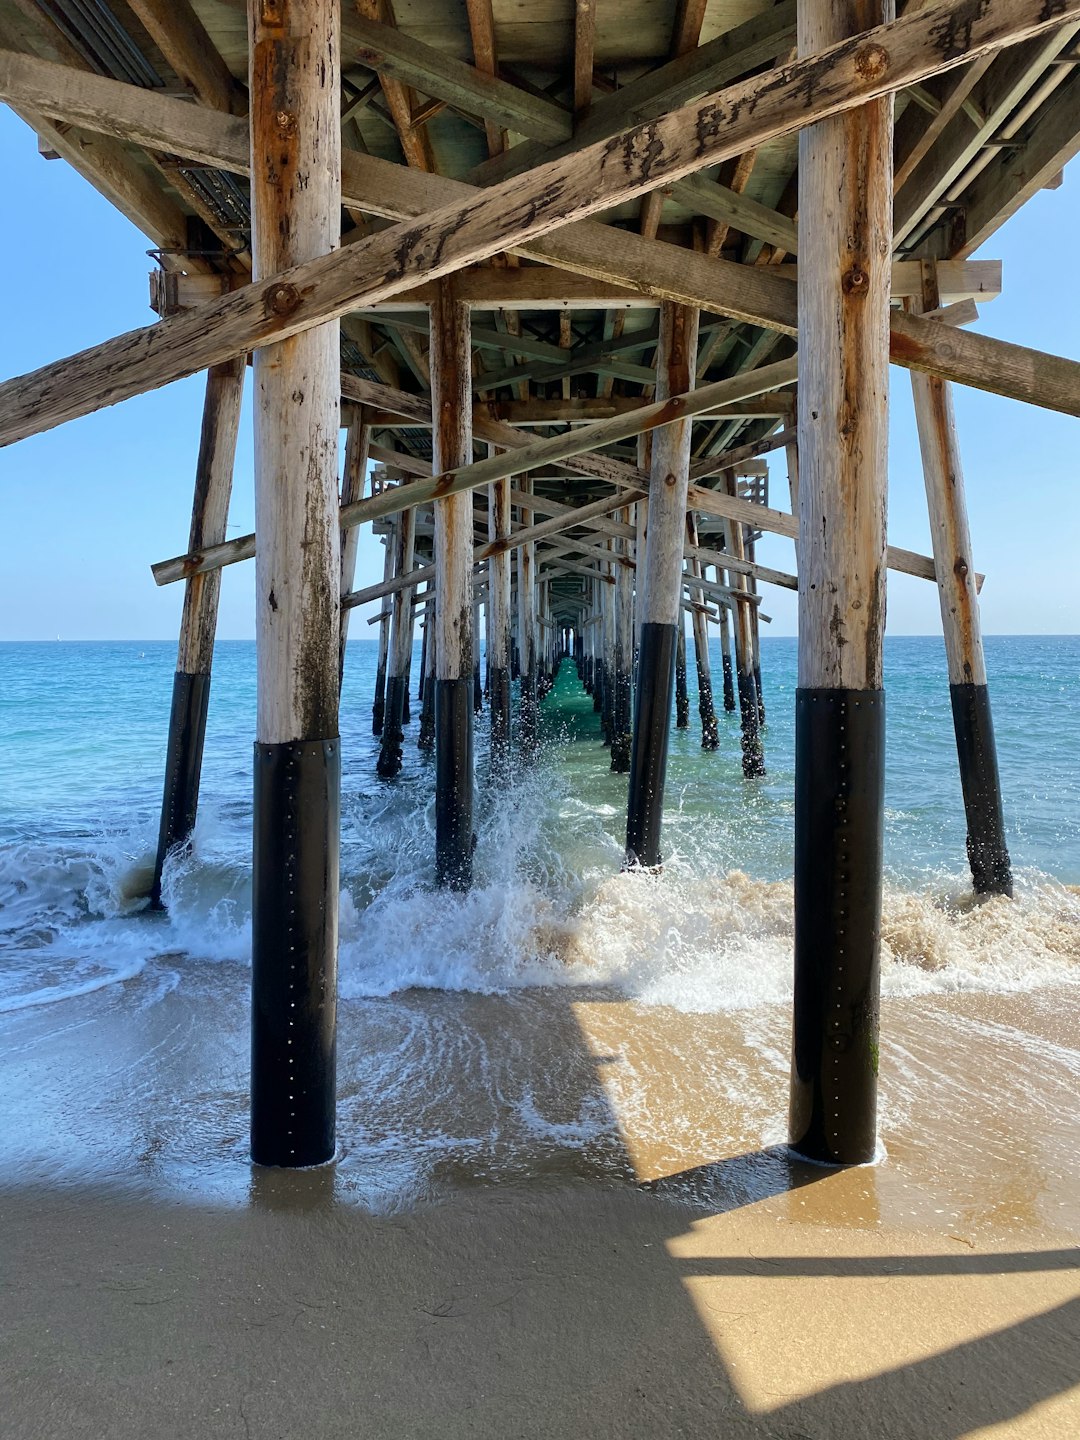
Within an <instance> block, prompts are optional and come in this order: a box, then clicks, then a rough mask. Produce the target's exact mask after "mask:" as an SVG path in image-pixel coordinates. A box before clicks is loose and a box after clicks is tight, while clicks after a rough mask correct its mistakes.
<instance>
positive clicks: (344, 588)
mask: <svg viewBox="0 0 1080 1440" xmlns="http://www.w3.org/2000/svg"><path fill="white" fill-rule="evenodd" d="M370 443H371V426H370V425H368V424H367V422H366V420H365V419H364V409H363V406H357V410H356V414H355V415H354V417H353V420H352V423H351V424H350V425H349V432H348V435H347V437H346V440H345V466H344V469H343V471H342V475H341V503H342V505H352V504H353V503H354V502H355V501H357V500H360V499H361V498H362V497H363V494H364V476H365V474H366V473H367V462H368V445H369V444H370ZM338 543H339V544H340V546H341V594H342V597H343V598H344V596H346V595H348V593H349V591H350V590H351V589H352V588H353V580H354V578H355V575H356V550H357V546H358V545H359V544H360V536H359V535H358V534H357V532H356V528H355V526H354V527H352V528H351V529H347V530H342V532H341V535H340V536H339V540H338ZM340 625H341V636H340V656H339V660H338V676H339V678H340V677H342V676H344V674H345V645H346V642H347V641H348V638H349V612H348V610H342V612H341V620H340ZM380 659H381V661H382V666H381V669H380V670H379V671H377V672H376V676H375V704H374V706H373V708H372V721H373V723H374V722H375V720H378V721H379V728H380V729H381V727H382V722H381V718H380V715H379V712H380V709H381V704H382V690H383V687H384V685H385V683H386V652H385V651H382V650H380ZM375 733H376V735H377V734H378V733H379V730H378V729H376V731H375Z"/></svg>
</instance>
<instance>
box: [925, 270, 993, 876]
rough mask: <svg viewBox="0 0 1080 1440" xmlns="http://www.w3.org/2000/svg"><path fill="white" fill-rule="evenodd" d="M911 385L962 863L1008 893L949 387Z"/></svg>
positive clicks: (931, 300) (930, 292)
mask: <svg viewBox="0 0 1080 1440" xmlns="http://www.w3.org/2000/svg"><path fill="white" fill-rule="evenodd" d="M926 270H927V290H926V294H925V297H924V301H923V302H922V303H925V304H926V305H928V306H932V305H934V304H935V303H936V301H937V295H936V292H935V290H934V265H933V262H932V261H927V262H926ZM919 303H920V302H915V304H916V305H918V304H919ZM911 389H912V395H913V398H914V401H915V419H916V422H917V424H918V429H919V446H920V450H921V452H922V465H923V479H924V481H925V485H926V504H927V509H928V511H929V515H930V537H931V541H932V543H933V550H934V564H935V567H936V569H937V581H938V596H939V599H940V601H941V625H942V630H943V632H944V636H945V655H946V660H947V664H948V672H949V693H950V699H951V701H952V712H953V725H954V729H955V732H956V746H957V758H958V761H959V766H960V782H961V788H962V790H963V794H964V810H965V814H966V817H967V853H968V862H969V864H970V866H971V875H972V882H973V884H974V888H975V891H976V893H977V894H1002V895H1011V894H1012V867H1011V865H1010V861H1009V850H1008V844H1007V842H1006V839H1005V820H1004V813H1003V807H1002V800H1001V780H1000V776H999V773H998V763H997V749H996V746H995V743H994V725H993V719H992V716H991V711H990V692H989V688H988V686H987V680H986V661H985V658H984V655H983V643H982V628H981V625H980V621H979V597H978V593H977V591H976V589H975V577H974V567H973V565H972V546H971V531H970V528H969V525H968V515H967V501H966V498H965V495H964V471H963V465H962V463H961V458H960V445H959V441H958V439H957V433H956V415H955V412H954V409H953V401H952V392H951V390H950V387H949V384H948V382H947V381H944V380H939V379H937V377H936V376H932V375H917V374H914V373H913V374H912V376H911Z"/></svg>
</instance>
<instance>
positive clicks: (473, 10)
mask: <svg viewBox="0 0 1080 1440" xmlns="http://www.w3.org/2000/svg"><path fill="white" fill-rule="evenodd" d="M465 9H466V11H467V12H468V16H469V33H470V35H471V36H472V47H473V62H474V64H475V65H476V68H477V70H480V71H481V72H482V73H483V74H485V75H496V74H498V69H499V62H498V55H497V52H496V48H495V18H494V16H493V15H492V13H491V0H465ZM484 130H485V132H486V133H487V142H488V154H489V155H501V154H502V152H503V151H504V150H505V149H506V132H505V131H504V130H503V129H502V128H501V127H500V126H498V125H496V124H495V123H494V121H492V120H485V122H484Z"/></svg>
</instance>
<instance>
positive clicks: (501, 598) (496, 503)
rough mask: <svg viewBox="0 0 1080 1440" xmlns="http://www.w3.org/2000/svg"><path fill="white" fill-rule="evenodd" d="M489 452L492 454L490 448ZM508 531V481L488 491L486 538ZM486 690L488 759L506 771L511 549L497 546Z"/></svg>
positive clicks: (492, 564) (491, 580) (490, 598)
mask: <svg viewBox="0 0 1080 1440" xmlns="http://www.w3.org/2000/svg"><path fill="white" fill-rule="evenodd" d="M488 453H489V454H490V453H491V448H490V447H489V450H488ZM509 534H510V482H509V480H496V481H495V482H494V483H493V484H492V485H491V487H490V489H489V490H488V539H489V542H491V543H493V544H499V543H500V542H501V541H503V540H504V539H505V538H506V537H507V536H508V535H509ZM488 580H489V585H488V617H489V626H488V633H489V645H490V649H489V651H488V676H489V680H488V689H489V691H490V703H491V762H492V767H493V769H496V770H500V771H502V770H505V765H506V760H507V757H508V754H509V746H510V723H511V721H510V714H511V706H510V552H509V551H508V550H504V549H498V550H496V551H495V553H494V554H493V555H492V556H491V559H490V560H489V562H488Z"/></svg>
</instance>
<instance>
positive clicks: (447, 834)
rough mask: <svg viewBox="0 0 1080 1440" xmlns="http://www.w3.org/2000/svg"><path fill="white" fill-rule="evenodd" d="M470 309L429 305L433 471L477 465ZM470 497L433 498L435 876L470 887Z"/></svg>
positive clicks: (443, 298)
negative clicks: (474, 445)
mask: <svg viewBox="0 0 1080 1440" xmlns="http://www.w3.org/2000/svg"><path fill="white" fill-rule="evenodd" d="M469 337H470V317H469V307H468V306H467V305H466V304H463V303H462V302H461V301H460V300H458V299H456V298H455V296H454V293H453V288H452V286H451V285H450V283H449V282H440V283H439V284H438V286H437V287H436V292H435V299H434V300H433V302H432V306H431V393H432V407H431V410H432V422H433V431H432V445H433V448H434V462H433V463H434V468H435V471H436V473H441V472H442V471H444V470H453V469H454V468H455V467H456V466H459V465H468V464H470V463H471V461H472V458H473V456H472V350H471V342H470V338H469ZM472 568H473V500H472V496H471V495H470V494H469V493H468V492H467V491H466V492H465V493H463V494H458V495H448V496H446V497H445V498H444V499H439V500H436V501H435V584H436V586H437V589H438V609H437V611H436V619H435V624H436V629H437V632H438V640H437V642H436V645H435V878H436V881H437V883H438V884H439V885H445V886H448V887H449V888H450V889H453V890H467V889H468V888H469V886H470V885H471V883H472V854H473V697H472V689H473V633H472V630H473V583H472Z"/></svg>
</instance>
